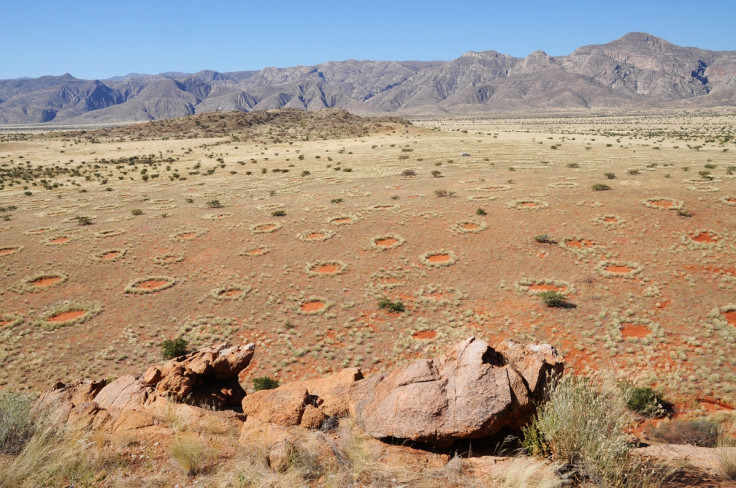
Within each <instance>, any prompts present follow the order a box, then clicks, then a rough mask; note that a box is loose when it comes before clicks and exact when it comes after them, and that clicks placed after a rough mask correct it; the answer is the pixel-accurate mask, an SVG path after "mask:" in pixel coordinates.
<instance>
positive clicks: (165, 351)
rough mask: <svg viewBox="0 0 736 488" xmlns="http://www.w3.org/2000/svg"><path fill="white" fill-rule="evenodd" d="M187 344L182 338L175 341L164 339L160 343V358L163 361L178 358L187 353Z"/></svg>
mask: <svg viewBox="0 0 736 488" xmlns="http://www.w3.org/2000/svg"><path fill="white" fill-rule="evenodd" d="M188 345H189V343H188V342H187V340H186V339H184V338H183V337H177V338H176V339H166V340H164V341H163V342H162V343H161V356H162V357H163V358H164V360H169V359H173V358H178V357H179V356H183V355H185V354H186V353H187V346H188Z"/></svg>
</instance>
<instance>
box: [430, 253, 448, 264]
mask: <svg viewBox="0 0 736 488" xmlns="http://www.w3.org/2000/svg"><path fill="white" fill-rule="evenodd" d="M449 260H450V255H449V254H431V255H429V256H427V261H429V262H430V263H446V262H448V261H449Z"/></svg>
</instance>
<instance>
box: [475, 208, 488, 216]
mask: <svg viewBox="0 0 736 488" xmlns="http://www.w3.org/2000/svg"><path fill="white" fill-rule="evenodd" d="M487 214H488V212H486V211H485V209H483V208H482V207H478V209H477V210H476V211H475V215H487Z"/></svg>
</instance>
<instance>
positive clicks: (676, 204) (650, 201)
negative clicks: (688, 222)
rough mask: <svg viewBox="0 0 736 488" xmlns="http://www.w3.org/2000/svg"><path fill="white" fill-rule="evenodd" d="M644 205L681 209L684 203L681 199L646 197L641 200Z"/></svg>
mask: <svg viewBox="0 0 736 488" xmlns="http://www.w3.org/2000/svg"><path fill="white" fill-rule="evenodd" d="M641 203H642V205H644V206H645V207H649V208H656V209H657V210H680V209H681V208H682V206H683V204H684V202H682V201H681V200H675V199H673V198H666V197H652V198H645V199H644V200H642V201H641Z"/></svg>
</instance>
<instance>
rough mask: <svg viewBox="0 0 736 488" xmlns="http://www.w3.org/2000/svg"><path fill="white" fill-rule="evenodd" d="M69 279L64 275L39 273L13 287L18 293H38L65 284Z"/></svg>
mask: <svg viewBox="0 0 736 488" xmlns="http://www.w3.org/2000/svg"><path fill="white" fill-rule="evenodd" d="M67 279H68V277H67V276H66V275H65V274H64V273H39V274H36V275H33V276H27V277H25V278H23V279H22V280H20V282H18V283H16V284H15V285H13V286H12V287H11V290H13V291H15V292H17V293H21V294H23V293H38V292H41V291H44V290H46V289H48V288H52V287H54V286H57V285H60V284H62V283H64V282H65V281H66V280H67Z"/></svg>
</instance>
